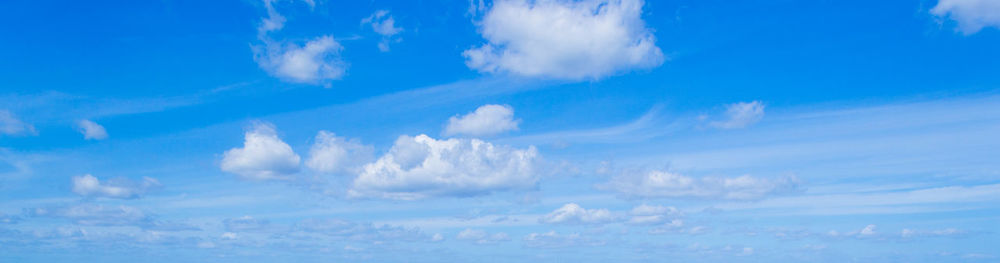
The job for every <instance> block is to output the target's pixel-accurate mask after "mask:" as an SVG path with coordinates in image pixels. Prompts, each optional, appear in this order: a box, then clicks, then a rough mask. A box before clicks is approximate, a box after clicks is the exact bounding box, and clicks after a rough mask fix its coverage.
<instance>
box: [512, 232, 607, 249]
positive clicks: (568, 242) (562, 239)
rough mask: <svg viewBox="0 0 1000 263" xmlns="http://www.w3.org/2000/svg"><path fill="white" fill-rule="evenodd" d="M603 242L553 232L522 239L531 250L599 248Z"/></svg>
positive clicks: (575, 234) (531, 235) (534, 234)
mask: <svg viewBox="0 0 1000 263" xmlns="http://www.w3.org/2000/svg"><path fill="white" fill-rule="evenodd" d="M604 244H605V242H604V241H600V240H594V239H590V238H585V237H583V236H580V234H578V233H573V234H559V233H556V232H555V231H549V232H546V233H531V234H528V235H527V236H525V237H524V246H526V247H532V248H564V247H573V246H599V245H604Z"/></svg>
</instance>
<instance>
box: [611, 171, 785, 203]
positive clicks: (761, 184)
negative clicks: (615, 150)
mask: <svg viewBox="0 0 1000 263" xmlns="http://www.w3.org/2000/svg"><path fill="white" fill-rule="evenodd" d="M798 185H799V181H798V179H797V178H796V177H794V176H786V177H779V178H773V179H768V178H758V177H752V176H749V175H744V176H739V177H702V178H694V177H688V176H683V175H680V174H676V173H672V172H666V171H647V172H622V173H621V174H619V175H617V176H615V177H613V178H612V179H611V181H609V182H607V183H605V184H602V185H599V188H601V189H605V190H611V191H615V192H618V193H620V194H622V195H625V196H631V197H644V198H694V199H726V200H754V199H761V198H764V197H766V196H768V195H773V194H780V193H787V192H792V191H795V190H797V189H798Z"/></svg>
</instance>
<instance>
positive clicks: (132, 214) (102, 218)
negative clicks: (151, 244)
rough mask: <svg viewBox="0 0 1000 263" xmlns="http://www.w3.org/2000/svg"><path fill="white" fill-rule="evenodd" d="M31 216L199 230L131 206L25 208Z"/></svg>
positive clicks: (178, 229)
mask: <svg viewBox="0 0 1000 263" xmlns="http://www.w3.org/2000/svg"><path fill="white" fill-rule="evenodd" d="M24 212H25V213H24V214H25V215H27V216H31V217H49V218H62V219H66V220H70V221H73V222H74V223H76V224H78V225H85V226H134V227H139V228H142V229H146V230H156V231H185V230H198V228H196V227H192V226H188V225H185V224H178V223H170V222H164V221H160V220H157V219H155V218H153V217H152V216H150V215H147V214H146V213H144V212H143V211H142V210H140V209H138V208H135V207H131V206H124V205H119V206H106V205H99V204H79V205H75V206H66V207H53V208H30V209H25V211H24Z"/></svg>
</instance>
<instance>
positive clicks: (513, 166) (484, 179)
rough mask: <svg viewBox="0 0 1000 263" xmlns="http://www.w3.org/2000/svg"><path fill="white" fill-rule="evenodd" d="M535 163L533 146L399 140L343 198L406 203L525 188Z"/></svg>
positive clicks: (533, 176) (530, 183)
mask: <svg viewBox="0 0 1000 263" xmlns="http://www.w3.org/2000/svg"><path fill="white" fill-rule="evenodd" d="M539 162H540V157H539V155H538V151H537V150H536V149H535V148H534V147H529V148H527V149H516V148H512V147H508V146H503V145H493V144H491V143H488V142H485V141H482V140H478V139H447V140H435V139H434V138H431V137H429V136H427V135H423V134H421V135H418V136H416V137H410V136H400V137H399V138H398V139H397V140H396V142H395V144H394V145H393V146H392V148H391V149H390V150H389V152H388V153H386V154H385V155H383V156H382V157H380V158H379V159H378V160H376V161H375V162H374V163H370V164H367V165H365V167H364V169H363V170H362V171H361V174H359V175H358V177H357V178H355V180H354V182H353V185H352V187H351V189H349V190H348V196H350V197H376V198H388V199H403V200H412V199H421V198H426V197H434V196H477V195H486V194H489V193H492V192H496V191H506V190H514V189H528V188H532V187H534V186H535V185H536V183H537V182H538V177H539V176H538V172H537V171H538V170H539V168H538V163H539Z"/></svg>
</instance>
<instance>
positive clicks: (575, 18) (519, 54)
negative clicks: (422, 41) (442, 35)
mask: <svg viewBox="0 0 1000 263" xmlns="http://www.w3.org/2000/svg"><path fill="white" fill-rule="evenodd" d="M643 4H644V3H643V1H642V0H581V1H569V0H537V1H529V0H499V1H495V2H494V3H493V6H492V8H490V10H489V11H487V13H486V14H485V15H484V16H483V17H482V20H481V21H479V22H478V24H477V25H478V27H479V32H480V34H481V35H482V37H483V38H484V39H485V40H486V41H487V43H486V44H483V45H482V46H479V47H476V48H472V49H469V50H465V52H463V53H462V55H463V56H465V58H466V61H465V64H466V65H467V66H468V67H469V68H471V69H475V70H478V71H480V72H490V73H497V72H509V73H513V74H516V75H521V76H529V77H547V78H555V79H570V80H580V79H599V78H602V77H606V76H609V75H613V74H616V73H620V72H624V71H629V70H632V69H645V68H653V67H656V66H659V65H660V64H662V63H663V61H664V59H665V58H664V55H663V53H662V52H661V51H660V48H658V47H657V46H656V39H655V37H654V36H653V34H652V30H650V29H648V28H646V25H645V22H644V21H643V20H642V17H641V15H642V6H643Z"/></svg>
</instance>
